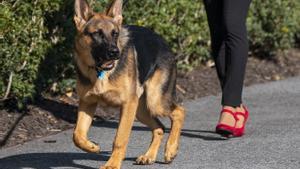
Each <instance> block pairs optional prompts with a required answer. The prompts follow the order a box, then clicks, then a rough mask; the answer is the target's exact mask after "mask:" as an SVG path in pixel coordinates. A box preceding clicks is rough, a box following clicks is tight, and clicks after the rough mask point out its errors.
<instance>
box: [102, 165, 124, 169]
mask: <svg viewBox="0 0 300 169" xmlns="http://www.w3.org/2000/svg"><path fill="white" fill-rule="evenodd" d="M100 169H120V168H118V167H115V166H103V167H100Z"/></svg>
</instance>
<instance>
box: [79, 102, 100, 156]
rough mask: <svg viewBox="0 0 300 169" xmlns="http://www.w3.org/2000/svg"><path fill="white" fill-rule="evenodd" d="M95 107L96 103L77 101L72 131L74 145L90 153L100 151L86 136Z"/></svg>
mask: <svg viewBox="0 0 300 169" xmlns="http://www.w3.org/2000/svg"><path fill="white" fill-rule="evenodd" d="M96 107H97V103H93V104H87V103H84V102H83V101H80V102H79V108H78V117H77V123H76V127H75V130H74V133H73V141H74V143H75V145H76V146H77V147H79V148H80V149H82V150H84V151H87V152H92V153H98V152H99V151H100V147H99V146H98V145H96V144H95V143H93V142H91V141H89V139H88V137H87V134H88V131H89V128H90V126H91V123H92V119H93V116H94V113H95V110H96Z"/></svg>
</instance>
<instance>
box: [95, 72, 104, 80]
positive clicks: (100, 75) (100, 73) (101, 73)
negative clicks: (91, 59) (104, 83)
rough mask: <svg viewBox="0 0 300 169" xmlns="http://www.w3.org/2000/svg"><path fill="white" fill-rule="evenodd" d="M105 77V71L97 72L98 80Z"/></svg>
mask: <svg viewBox="0 0 300 169" xmlns="http://www.w3.org/2000/svg"><path fill="white" fill-rule="evenodd" d="M104 75H105V71H98V72H97V77H98V79H103V78H104Z"/></svg>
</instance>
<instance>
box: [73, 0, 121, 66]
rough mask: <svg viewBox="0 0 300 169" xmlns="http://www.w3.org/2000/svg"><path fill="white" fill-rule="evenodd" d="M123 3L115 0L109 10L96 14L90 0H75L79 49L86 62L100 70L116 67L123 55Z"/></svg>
mask: <svg viewBox="0 0 300 169" xmlns="http://www.w3.org/2000/svg"><path fill="white" fill-rule="evenodd" d="M122 3H123V2H122V0H114V1H113V2H112V3H111V5H110V6H109V7H108V8H107V9H106V11H104V12H103V13H96V12H94V11H93V10H92V9H91V8H90V7H89V5H88V3H87V2H86V0H75V16H74V21H75V25H76V28H77V38H76V42H75V48H76V51H77V53H80V55H81V57H84V62H86V64H87V65H88V66H89V67H94V68H95V69H96V70H98V71H101V70H111V69H113V68H114V66H115V62H116V60H118V59H119V58H120V55H121V48H122V44H120V43H121V42H120V33H121V29H122V20H123V17H122Z"/></svg>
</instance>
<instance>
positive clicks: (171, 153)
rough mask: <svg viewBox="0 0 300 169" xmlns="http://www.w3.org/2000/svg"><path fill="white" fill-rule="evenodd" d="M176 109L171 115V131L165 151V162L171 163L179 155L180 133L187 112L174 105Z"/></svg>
mask: <svg viewBox="0 0 300 169" xmlns="http://www.w3.org/2000/svg"><path fill="white" fill-rule="evenodd" d="M173 107H174V109H173V111H172V112H171V113H170V115H169V118H170V119H171V131H170V135H169V138H168V141H167V144H166V149H165V162H166V163H170V162H172V160H173V159H174V158H175V156H176V155H177V150H178V146H179V140H180V133H181V129H182V126H183V122H184V117H185V111H184V109H183V107H181V106H179V105H175V104H174V106H173Z"/></svg>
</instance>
